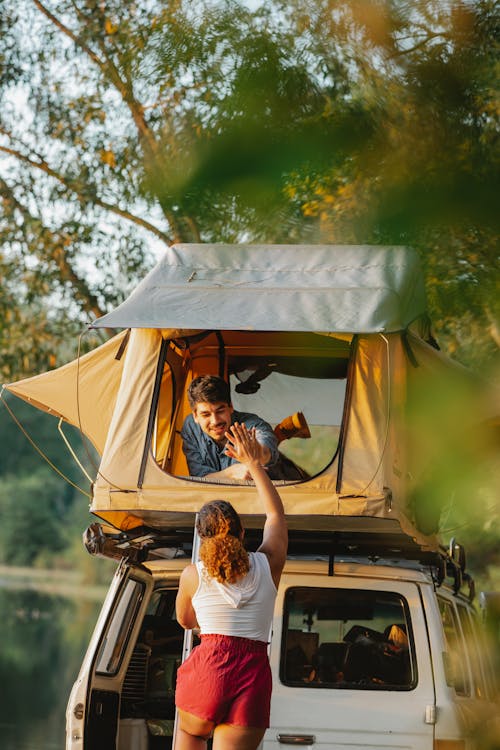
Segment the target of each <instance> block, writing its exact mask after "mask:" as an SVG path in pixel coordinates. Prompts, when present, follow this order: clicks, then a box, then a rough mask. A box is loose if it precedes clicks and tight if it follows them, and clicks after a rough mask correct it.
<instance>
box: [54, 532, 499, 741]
mask: <svg viewBox="0 0 500 750" xmlns="http://www.w3.org/2000/svg"><path fill="white" fill-rule="evenodd" d="M370 521H371V522H374V526H370V525H368V527H366V526H365V529H366V528H367V529H368V530H360V531H357V532H353V533H344V532H342V531H333V532H331V533H324V532H321V533H319V532H317V531H315V532H310V531H298V530H294V529H292V530H291V531H290V550H289V558H288V560H287V563H286V565H285V569H284V572H283V576H282V580H281V583H280V586H279V591H278V596H277V600H276V608H275V614H274V621H273V629H272V634H270V646H269V656H270V662H271V668H272V673H273V696H272V703H271V726H270V727H269V729H268V730H267V731H266V734H265V737H264V739H263V742H262V745H261V749H262V750H278V748H284V749H285V748H287V747H292V746H293V747H296V746H302V747H308V748H312V749H313V750H316V748H318V750H319V748H324V749H325V750H326V749H327V748H328V749H333V748H335V750H347V749H349V750H356V749H357V748H387V749H389V748H391V749H396V748H405V749H406V748H411V750H472V748H484V747H485V745H482V744H480V741H479V740H478V733H479V732H480V731H481V732H482V733H483V735H484V731H485V730H486V728H487V727H488V731H489V732H493V731H494V726H493V721H494V716H495V687H494V676H493V674H492V671H491V665H490V663H489V661H488V658H487V653H486V649H485V645H484V643H483V640H482V631H481V625H480V622H479V620H478V616H477V614H476V610H475V608H474V606H473V603H472V598H473V593H474V592H473V589H474V587H473V582H472V579H471V578H470V577H469V576H468V575H467V573H466V572H465V571H463V570H462V569H461V568H460V566H459V565H458V564H457V563H456V562H455V561H454V560H453V557H452V556H450V555H449V554H448V553H445V552H444V551H442V553H441V554H438V555H436V554H435V553H429V552H427V551H425V550H422V549H420V548H419V547H418V546H413V547H412V542H411V540H410V539H408V538H407V537H402V536H401V535H396V534H394V533H393V531H394V529H391V528H390V527H389V526H387V524H384V525H383V527H382V526H381V525H380V524H378V523H377V521H378V519H370ZM375 526H378V528H377V529H375ZM189 536H190V530H189V529H187V528H186V529H184V530H179V529H176V530H175V532H172V533H171V534H170V538H168V539H167V538H166V535H165V534H163V537H162V538H161V535H155V534H150V535H142V536H137V537H136V538H133V537H128V538H125V535H124V534H121V535H117V534H116V533H112V532H111V530H108V531H106V530H103V528H102V527H101V526H100V525H98V524H96V525H94V526H93V527H91V528H90V529H89V531H88V533H87V548H88V549H90V550H91V551H92V552H94V553H97V554H105V555H106V556H114V557H117V556H119V555H123V557H122V558H121V561H120V563H119V565H118V569H117V571H116V574H115V576H114V579H113V582H112V584H111V587H110V590H109V593H108V595H107V597H106V600H105V602H104V605H103V608H102V612H101V614H100V617H99V619H98V622H97V625H96V628H95V631H94V634H93V636H92V639H91V642H90V645H89V648H88V651H87V654H86V656H85V658H84V661H83V664H82V668H81V670H80V673H79V675H78V678H77V680H76V682H75V685H74V687H73V690H72V692H71V696H70V699H69V703H68V708H67V739H66V750H76V748H78V750H95V748H99V749H100V750H101V749H102V750H115V748H117V749H118V750H155V748H162V749H163V750H168V748H175V704H174V695H175V682H176V672H177V668H178V667H179V665H180V664H181V662H182V661H183V659H184V658H186V656H187V655H188V653H189V651H190V649H191V648H196V642H197V637H196V634H195V633H190V632H188V633H186V634H184V631H183V630H182V628H181V627H180V626H179V625H178V623H177V622H176V619H175V597H176V592H177V586H178V580H179V576H180V573H181V572H182V569H183V568H184V566H185V565H186V564H187V563H188V562H189V560H190V557H189V551H190V547H191V546H192V545H190V544H189ZM175 537H177V539H176V538H175ZM247 538H248V546H249V547H250V548H252V545H253V548H255V546H256V545H257V544H258V538H259V537H258V534H257V533H256V530H252V529H250V530H248V531H247ZM174 543H176V545H177V546H176V547H173V546H170V545H172V544H174ZM165 544H168V545H169V546H168V547H165V546H163V547H162V546H161V545H165ZM464 582H465V583H464Z"/></svg>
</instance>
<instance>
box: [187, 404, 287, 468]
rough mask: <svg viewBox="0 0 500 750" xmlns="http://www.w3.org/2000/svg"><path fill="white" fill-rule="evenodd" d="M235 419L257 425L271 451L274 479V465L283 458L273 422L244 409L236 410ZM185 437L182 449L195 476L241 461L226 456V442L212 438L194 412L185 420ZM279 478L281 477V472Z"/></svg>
mask: <svg viewBox="0 0 500 750" xmlns="http://www.w3.org/2000/svg"><path fill="white" fill-rule="evenodd" d="M231 422H240V423H242V422H243V423H244V424H245V425H246V426H247V428H248V429H249V430H250V429H251V428H252V427H255V428H256V436H257V440H258V441H259V443H261V445H265V446H266V448H269V450H270V451H271V458H270V460H269V462H268V463H267V466H268V467H269V469H270V471H269V476H270V477H271V479H272V478H273V476H272V475H273V471H272V468H273V467H274V466H275V465H276V464H277V463H278V461H279V452H278V441H277V439H276V435H275V434H274V432H273V428H272V427H271V425H270V424H269V423H268V422H265V421H264V420H263V419H261V418H260V417H258V416H257V415H256V414H250V413H248V412H243V411H234V412H233V414H232V417H231ZM181 437H182V450H183V451H184V454H185V456H186V460H187V464H188V468H189V473H190V475H191V476H193V477H204V476H205V474H211V473H212V472H214V471H222V469H226V468H227V467H228V466H231V464H235V463H238V462H237V461H236V459H234V458H230V457H229V456H226V454H225V453H224V450H225V446H222V447H221V446H219V445H218V444H217V443H216V442H215V440H212V438H211V437H209V436H208V435H207V434H206V433H205V432H203V430H202V429H201V427H200V425H199V424H197V422H195V421H194V419H193V415H192V414H189V416H187V417H186V419H185V421H184V425H183V427H182V430H181ZM279 478H281V475H280V477H279Z"/></svg>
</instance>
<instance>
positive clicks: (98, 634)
mask: <svg viewBox="0 0 500 750" xmlns="http://www.w3.org/2000/svg"><path fill="white" fill-rule="evenodd" d="M152 589H153V576H152V575H151V573H150V572H149V571H148V570H147V569H146V568H145V567H142V566H129V565H127V564H125V563H121V564H120V566H119V568H118V570H117V572H116V574H115V576H114V578H113V582H112V584H111V587H110V590H109V592H108V595H107V597H106V600H105V602H104V605H103V608H102V610H101V614H100V616H99V619H98V621H97V625H96V627H95V630H94V633H93V635H92V638H91V641H90V645H89V648H88V650H87V653H86V656H85V658H84V661H83V664H82V667H81V670H80V674H79V675H78V678H77V681H76V682H75V684H74V686H73V690H72V692H71V696H70V700H69V703H68V708H67V712H66V727H67V729H66V749H67V750H73V748H76V747H78V748H79V750H81V749H82V748H83V750H95V748H99V750H115V749H116V747H117V736H118V719H119V712H120V700H121V687H122V685H123V680H124V676H125V673H126V669H127V665H128V662H129V659H130V654H131V652H132V650H133V648H134V643H135V640H136V638H137V633H138V630H139V628H140V625H141V621H142V617H143V615H144V611H145V608H146V606H147V602H148V600H149V596H150V594H151V591H152ZM82 738H83V743H82Z"/></svg>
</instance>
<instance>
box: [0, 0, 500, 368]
mask: <svg viewBox="0 0 500 750" xmlns="http://www.w3.org/2000/svg"><path fill="white" fill-rule="evenodd" d="M2 5H3V13H2V21H1V23H2V25H3V29H2V31H3V39H4V44H3V54H2V59H1V72H0V86H1V90H2V97H3V106H2V111H1V115H0V151H2V152H3V153H4V155H5V156H6V159H5V161H4V166H3V168H2V169H1V170H0V194H1V196H2V208H1V216H2V221H1V224H0V232H1V239H2V247H3V248H4V250H3V257H2V259H0V260H1V262H2V263H3V264H4V266H5V265H7V266H8V268H9V269H10V270H9V274H8V276H7V284H6V291H5V292H4V294H5V298H4V301H3V305H4V310H5V311H6V312H9V314H10V316H11V319H12V318H14V319H15V318H16V316H17V317H19V318H20V320H21V322H23V315H22V314H21V313H20V312H19V310H22V309H23V307H24V309H25V311H26V307H25V306H26V304H27V305H28V306H29V305H30V304H32V301H33V299H34V298H35V297H36V298H37V299H38V300H40V299H42V300H43V299H45V300H46V306H45V309H46V310H47V320H46V323H44V325H43V330H46V331H49V332H50V337H52V336H53V333H52V328H51V326H53V321H54V320H60V321H63V322H64V323H65V324H67V322H68V318H70V319H72V320H76V321H78V322H79V324H80V325H81V324H82V322H83V321H85V320H88V318H89V317H90V318H92V317H93V316H95V315H99V314H101V313H102V312H104V311H105V310H106V309H108V308H109V306H111V305H114V304H116V303H117V302H118V301H120V299H121V298H122V296H123V295H124V294H125V293H126V292H127V291H128V290H129V288H130V285H131V284H133V283H134V282H135V281H136V280H137V278H139V277H140V276H142V275H143V273H144V270H145V269H146V268H148V267H149V265H150V264H151V263H152V261H153V258H154V255H155V254H157V253H159V252H160V253H161V249H162V247H164V246H165V245H168V244H169V243H171V242H174V241H176V242H178V241H211V240H218V241H238V240H245V241H250V240H261V241H291V242H294V241H303V240H305V239H308V240H310V241H313V242H314V241H328V242H375V243H380V242H398V243H408V242H411V243H412V244H415V245H416V246H417V247H419V248H420V250H421V252H422V256H423V258H424V262H425V265H426V268H427V272H428V281H429V291H430V300H431V304H432V307H433V312H434V313H435V314H434V318H435V319H436V320H438V321H439V322H440V328H441V332H442V333H443V334H444V336H445V340H446V339H448V342H449V346H450V348H453V346H454V347H455V349H456V350H457V351H458V353H459V354H461V355H464V354H467V347H468V346H469V347H471V348H472V352H473V354H472V355H471V357H472V356H474V357H475V358H476V359H477V357H478V356H481V357H482V358H483V359H484V360H488V359H491V358H492V356H493V355H494V354H495V353H496V351H497V349H498V339H499V335H498V308H497V302H496V300H498V283H499V280H498V279H499V277H498V273H497V272H496V268H497V265H498V257H497V251H496V248H495V243H494V238H495V236H496V231H497V225H496V211H495V207H494V196H495V177H494V175H495V166H496V164H495V161H494V153H495V152H494V144H495V139H496V135H497V130H498V123H497V120H496V117H495V115H496V113H495V109H494V95H493V94H494V88H493V87H494V78H493V75H494V74H493V70H494V65H493V64H492V63H493V61H494V59H495V54H496V52H497V50H498V42H497V38H498V35H497V34H496V33H495V32H496V21H495V16H494V5H493V3H490V2H488V1H483V0H480V1H478V2H475V3H468V4H456V3H449V4H448V3H442V2H435V1H433V0H420V2H418V3H413V4H403V3H401V4H389V3H385V2H380V1H379V2H377V1H376V0H374V2H371V3H364V2H363V3H361V2H359V0H349V2H346V1H339V2H338V3H336V4H335V5H332V3H331V2H329V1H328V0H320V1H319V2H318V3H315V5H314V7H312V6H311V5H310V3H305V2H304V1H303V0H294V2H291V3H290V2H287V3H284V2H279V1H278V0H275V1H274V2H271V3H265V4H262V5H261V6H259V7H257V8H256V9H253V10H250V9H248V8H247V7H246V6H245V5H244V4H243V3H240V2H210V1H209V0H205V1H204V2H197V3H193V2H189V1H188V0H176V2H171V3H168V4H165V3H162V2H159V1H158V2H156V1H155V0H151V1H150V2H148V3H137V4H136V3H120V2H118V0H81V2H74V0H52V1H51V2H50V3H49V2H40V0H22V2H14V0H3V3H2ZM19 302H20V305H19ZM62 310H64V311H65V313H66V315H65V317H64V318H63V317H62V316H61V311H62ZM48 311H50V313H49V312H48ZM24 316H26V312H25V314H24ZM478 329H481V330H482V329H484V331H486V330H488V331H489V334H490V335H489V338H488V336H486V335H482V336H481V337H480V338H481V344H480V346H478V345H477V343H476V342H477V336H476V334H475V332H476V331H477V330H478ZM21 338H22V337H20V340H21ZM56 341H57V336H56ZM48 348H50V347H48ZM42 349H43V347H42ZM52 349H53V351H52V352H50V353H48V354H47V356H46V360H47V359H48V360H49V361H46V365H47V366H48V365H50V355H52V356H53V355H54V350H56V347H52ZM471 357H470V358H471ZM38 364H39V363H38V362H37V361H30V363H29V366H32V367H34V366H38Z"/></svg>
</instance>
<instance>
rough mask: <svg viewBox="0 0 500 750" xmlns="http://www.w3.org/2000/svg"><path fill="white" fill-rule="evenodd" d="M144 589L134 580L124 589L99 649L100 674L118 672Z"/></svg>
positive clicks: (98, 667)
mask: <svg viewBox="0 0 500 750" xmlns="http://www.w3.org/2000/svg"><path fill="white" fill-rule="evenodd" d="M144 589H145V586H144V584H143V583H140V582H139V581H134V580H133V579H132V578H129V580H128V581H127V582H126V584H125V586H124V587H123V589H122V591H121V595H120V598H119V600H118V603H117V605H116V607H115V609H114V610H113V614H112V615H111V618H110V620H109V621H108V624H107V627H106V632H105V634H104V638H103V641H102V644H101V648H100V649H99V654H98V656H97V663H96V672H97V673H98V674H106V675H114V674H116V673H117V672H118V669H119V668H120V664H121V661H122V657H123V653H124V651H125V647H126V645H127V643H128V639H129V637H130V631H131V630H132V626H133V624H134V621H135V616H136V613H137V610H138V609H139V606H140V603H141V601H142V598H143V596H144Z"/></svg>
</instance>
